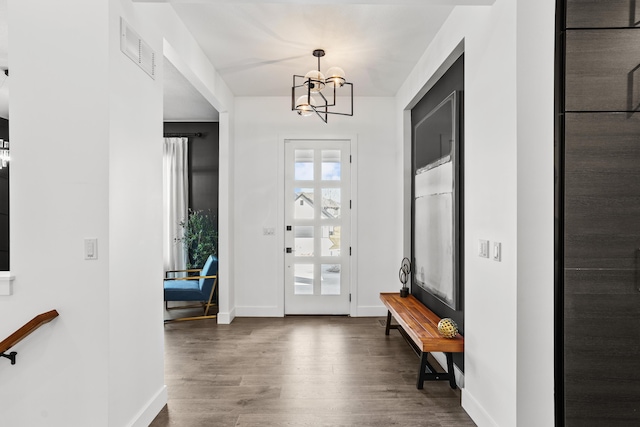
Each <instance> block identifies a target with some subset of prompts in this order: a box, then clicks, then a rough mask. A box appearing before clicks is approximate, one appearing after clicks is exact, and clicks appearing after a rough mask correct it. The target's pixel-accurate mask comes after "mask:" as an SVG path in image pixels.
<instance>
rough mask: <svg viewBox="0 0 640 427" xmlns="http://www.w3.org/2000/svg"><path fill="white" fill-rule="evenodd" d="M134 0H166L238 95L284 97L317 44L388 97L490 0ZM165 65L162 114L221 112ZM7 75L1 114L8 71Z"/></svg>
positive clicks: (3, 39) (364, 86) (1, 29)
mask: <svg viewBox="0 0 640 427" xmlns="http://www.w3.org/2000/svg"><path fill="white" fill-rule="evenodd" d="M133 1H134V2H145V3H171V4H172V6H173V8H174V9H175V10H176V13H177V14H178V15H179V16H180V18H181V19H182V20H183V21H184V23H185V24H186V25H187V27H188V28H189V29H190V31H191V33H192V34H193V36H194V37H195V39H196V40H197V41H198V43H199V44H200V46H201V47H202V49H203V50H204V52H205V54H206V55H207V56H208V57H209V59H210V61H211V63H212V64H213V66H214V67H215V68H216V69H217V70H218V71H219V73H220V74H221V76H222V77H223V79H224V80H225V81H226V82H227V85H228V86H229V88H230V89H231V91H232V92H233V93H234V94H235V95H236V96H289V95H290V94H291V84H292V75H293V74H302V75H304V74H306V72H307V71H309V70H312V69H315V68H316V67H317V60H316V58H314V57H313V56H312V54H311V53H312V51H313V50H314V49H317V48H322V49H325V51H326V56H325V57H324V58H322V60H321V69H322V71H326V70H327V69H328V68H329V67H331V66H339V67H342V68H343V69H344V70H345V73H346V77H347V81H349V82H351V83H353V85H354V94H355V95H356V96H393V95H395V93H396V92H397V90H398V88H399V87H400V85H401V84H402V82H403V81H404V80H405V79H406V78H407V76H408V74H409V73H410V71H411V70H412V69H413V67H414V66H415V64H416V63H417V61H418V59H419V58H420V56H421V55H422V54H423V52H424V51H425V49H426V48H427V46H428V45H429V43H430V42H431V40H432V39H433V37H434V35H435V34H436V33H437V32H438V30H439V29H440V27H441V26H442V24H443V23H444V21H445V20H446V18H447V17H448V16H449V14H450V13H451V11H452V10H453V7H454V6H455V5H486V4H491V3H493V1H494V0H133ZM6 2H7V0H0V69H4V68H8V62H7V31H6V28H7V25H6V23H7V15H6ZM164 67H165V79H164V86H165V94H164V104H165V120H176V121H190V120H192V121H210V120H217V112H216V111H215V110H214V109H213V107H211V105H210V104H209V103H208V102H207V101H206V100H205V99H204V97H203V96H202V95H201V94H200V93H198V92H197V90H196V89H195V88H194V87H193V86H192V85H191V84H190V83H188V82H187V80H186V79H185V78H184V77H183V76H182V75H181V74H180V73H179V72H178V71H177V70H176V69H175V67H173V66H172V65H171V63H169V61H167V60H166V59H165V60H164ZM3 77H4V76H3V75H1V74H0V116H3V112H2V109H3V102H5V101H3V100H4V99H5V98H8V95H7V94H6V93H5V94H3V92H6V89H7V88H8V86H9V80H10V79H6V81H4V80H5V79H3ZM6 103H8V101H6ZM3 117H4V116H3ZM212 117H213V118H212Z"/></svg>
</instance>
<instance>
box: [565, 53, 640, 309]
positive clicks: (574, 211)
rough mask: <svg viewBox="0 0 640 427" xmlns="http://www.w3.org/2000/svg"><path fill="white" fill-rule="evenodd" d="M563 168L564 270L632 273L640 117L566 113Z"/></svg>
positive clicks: (639, 240) (637, 238)
mask: <svg viewBox="0 0 640 427" xmlns="http://www.w3.org/2000/svg"><path fill="white" fill-rule="evenodd" d="M639 58H640V57H639ZM565 165H566V166H565V177H564V178H565V268H585V267H589V268H626V269H633V268H635V262H636V251H635V249H636V247H637V245H638V244H640V114H632V115H630V114H628V113H567V114H566V115H565ZM638 310H640V307H639V308H638Z"/></svg>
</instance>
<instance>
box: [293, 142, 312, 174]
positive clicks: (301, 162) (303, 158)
mask: <svg viewBox="0 0 640 427" xmlns="http://www.w3.org/2000/svg"><path fill="white" fill-rule="evenodd" d="M295 163H296V167H295V180H296V181H311V180H313V150H295Z"/></svg>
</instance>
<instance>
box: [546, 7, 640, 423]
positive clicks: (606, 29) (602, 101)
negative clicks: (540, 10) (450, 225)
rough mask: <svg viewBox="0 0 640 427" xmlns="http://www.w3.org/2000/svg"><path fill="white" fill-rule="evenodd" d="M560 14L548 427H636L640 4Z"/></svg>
mask: <svg viewBox="0 0 640 427" xmlns="http://www.w3.org/2000/svg"><path fill="white" fill-rule="evenodd" d="M558 5H559V6H558V11H559V13H558V15H559V16H560V17H561V18H560V19H559V22H558V34H557V39H558V43H557V46H558V57H557V62H558V66H557V73H558V78H557V80H556V81H557V87H558V91H557V98H558V99H557V100H556V101H557V102H556V105H557V120H556V128H557V129H556V135H557V136H556V138H557V141H558V142H559V144H558V149H557V151H556V171H557V180H556V215H557V220H558V222H559V224H558V227H557V230H556V233H557V239H556V244H557V250H556V255H557V269H556V276H557V278H556V283H557V287H556V289H557V291H556V303H557V305H556V307H557V309H556V310H557V313H556V324H557V331H558V339H557V340H556V357H557V361H556V369H557V372H556V392H557V394H556V396H557V400H556V412H557V415H558V416H557V419H556V424H557V425H558V426H567V427H574V426H579V427H590V426H594V427H595V426H605V425H606V426H608V427H616V426H630V425H640V370H639V369H638V360H640V292H639V289H638V280H639V278H638V274H639V273H638V267H639V265H638V262H639V260H638V248H639V247H640V112H638V110H639V107H640V90H639V88H640V28H638V27H639V24H640V2H636V0H607V1H604V0H601V1H597V0H561V1H559V2H558ZM562 17H563V18H564V19H562Z"/></svg>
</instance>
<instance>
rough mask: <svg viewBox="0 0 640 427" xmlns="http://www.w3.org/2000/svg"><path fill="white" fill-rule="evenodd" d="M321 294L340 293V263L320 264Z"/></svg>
mask: <svg viewBox="0 0 640 427" xmlns="http://www.w3.org/2000/svg"><path fill="white" fill-rule="evenodd" d="M321 271H322V281H321V283H322V285H321V286H320V293H321V294H322V295H340V264H322V270H321Z"/></svg>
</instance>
